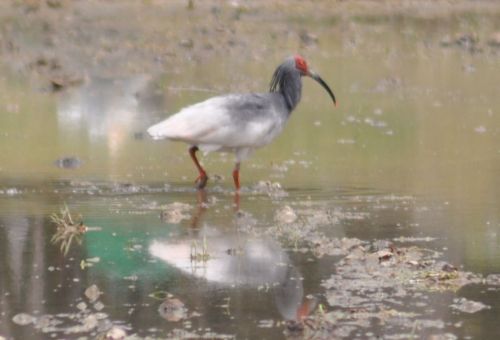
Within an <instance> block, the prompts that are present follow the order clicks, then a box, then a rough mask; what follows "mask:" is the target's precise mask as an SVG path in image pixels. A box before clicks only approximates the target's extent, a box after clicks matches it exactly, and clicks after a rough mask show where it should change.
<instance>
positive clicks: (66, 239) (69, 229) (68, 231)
mask: <svg viewBox="0 0 500 340" xmlns="http://www.w3.org/2000/svg"><path fill="white" fill-rule="evenodd" d="M50 220H51V221H52V223H54V224H55V225H56V226H57V230H56V232H55V234H54V236H52V238H51V243H53V244H56V243H60V244H61V251H62V252H63V254H64V255H66V254H68V251H69V249H70V247H71V244H72V242H73V240H75V241H76V242H77V243H78V244H81V243H82V235H83V234H84V233H85V232H87V230H88V228H87V226H85V225H84V224H83V221H82V217H81V216H79V219H78V220H74V219H73V217H72V216H71V213H70V211H69V209H68V207H67V206H66V204H65V205H64V207H63V208H62V209H61V213H60V214H56V213H54V214H52V215H51V216H50Z"/></svg>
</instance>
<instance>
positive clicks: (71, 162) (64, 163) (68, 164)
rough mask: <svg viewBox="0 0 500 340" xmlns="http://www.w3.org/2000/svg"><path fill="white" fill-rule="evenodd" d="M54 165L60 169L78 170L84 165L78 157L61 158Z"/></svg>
mask: <svg viewBox="0 0 500 340" xmlns="http://www.w3.org/2000/svg"><path fill="white" fill-rule="evenodd" d="M54 164H55V165H56V166H57V167H58V168H63V169H76V168H79V167H80V166H81V165H82V161H81V160H80V159H78V158H77V157H72V156H70V157H63V158H59V159H57V160H56V161H54Z"/></svg>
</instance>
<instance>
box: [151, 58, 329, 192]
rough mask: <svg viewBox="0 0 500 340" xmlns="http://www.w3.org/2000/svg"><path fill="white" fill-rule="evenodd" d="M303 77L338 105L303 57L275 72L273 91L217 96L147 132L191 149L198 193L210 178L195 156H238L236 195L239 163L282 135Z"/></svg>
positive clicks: (284, 64)
mask: <svg viewBox="0 0 500 340" xmlns="http://www.w3.org/2000/svg"><path fill="white" fill-rule="evenodd" d="M302 76H309V77H311V78H313V79H314V80H316V81H317V82H318V83H319V84H320V85H321V86H323V88H324V89H325V90H326V91H327V92H328V94H329V95H330V97H331V98H332V100H333V103H334V104H335V105H336V100H335V96H334V94H333V92H332V90H331V89H330V87H329V86H328V85H327V84H326V83H325V82H324V81H323V79H321V77H320V76H319V75H317V74H316V73H314V72H313V71H311V70H310V69H309V67H308V65H307V62H306V61H305V59H304V58H302V57H301V56H299V55H295V56H292V57H289V58H287V59H285V61H284V62H283V63H282V64H281V65H279V66H278V68H277V69H276V71H274V74H273V77H272V80H271V84H270V90H269V92H267V93H245V94H226V95H222V96H218V97H213V98H210V99H207V100H205V101H203V102H201V103H198V104H194V105H191V106H188V107H186V108H184V109H182V110H181V111H179V112H178V113H176V114H173V115H172V116H170V117H168V118H167V119H165V120H164V121H162V122H160V123H158V124H155V125H153V126H151V127H150V128H148V130H147V132H148V134H149V135H150V136H151V137H152V138H153V139H169V140H174V141H182V142H185V143H187V144H189V145H190V147H189V155H190V156H191V158H192V160H193V162H194V164H195V166H196V168H197V169H198V172H199V176H198V178H197V179H196V181H195V183H196V185H197V187H198V189H203V188H204V187H205V185H206V184H207V181H208V176H207V173H206V171H205V169H204V168H203V167H202V166H201V164H200V162H199V161H198V158H197V157H196V152H197V151H198V150H201V151H203V152H210V151H220V152H234V153H235V155H236V164H235V167H234V170H233V180H234V185H235V187H236V190H237V191H238V190H239V189H240V179H239V172H240V164H241V162H242V161H243V160H245V159H247V158H248V157H249V156H250V155H251V154H252V153H253V151H254V150H255V149H257V148H260V147H263V146H265V145H267V144H269V143H270V142H271V141H272V140H273V139H274V138H276V136H278V135H279V134H280V133H281V131H283V128H284V126H285V124H286V122H287V121H288V118H289V117H290V114H291V112H292V111H293V110H294V109H295V107H296V106H297V104H298V103H299V101H300V97H301V93H302V79H301V78H302Z"/></svg>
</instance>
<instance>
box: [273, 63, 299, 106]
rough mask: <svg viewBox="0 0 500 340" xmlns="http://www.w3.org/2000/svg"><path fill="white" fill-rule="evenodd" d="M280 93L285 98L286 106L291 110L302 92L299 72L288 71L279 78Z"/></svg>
mask: <svg viewBox="0 0 500 340" xmlns="http://www.w3.org/2000/svg"><path fill="white" fill-rule="evenodd" d="M279 91H280V93H281V94H282V95H283V97H284V98H285V103H286V106H287V108H288V109H289V110H290V112H292V111H293V110H294V109H295V107H296V106H297V104H298V103H299V101H300V96H301V94H302V80H301V79H300V74H299V73H296V72H293V73H292V72H290V73H287V74H284V75H283V76H282V78H281V79H280V89H279Z"/></svg>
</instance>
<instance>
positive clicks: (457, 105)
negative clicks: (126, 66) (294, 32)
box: [0, 15, 500, 339]
mask: <svg viewBox="0 0 500 340" xmlns="http://www.w3.org/2000/svg"><path fill="white" fill-rule="evenodd" d="M478 18H480V19H481V20H479V19H478ZM386 19H387V18H385V19H384V18H382V19H380V20H381V21H380V22H379V21H377V20H375V21H373V22H371V21H369V22H365V21H364V20H362V18H357V19H356V18H354V19H353V20H352V21H351V23H350V25H352V26H349V27H348V28H346V27H343V26H342V25H341V27H340V28H339V26H338V25H339V24H336V23H331V25H333V28H329V26H325V27H327V28H322V27H323V26H321V25H319V23H307V22H305V23H302V22H300V23H295V25H298V26H299V27H300V25H305V27H309V28H311V27H313V28H315V27H317V26H316V25H318V26H319V28H317V29H316V30H315V32H317V35H318V40H319V42H320V45H319V47H317V48H316V49H315V48H311V49H305V52H306V53H307V54H308V55H310V56H311V57H310V58H308V59H310V63H311V65H312V67H313V68H314V69H315V70H316V71H317V72H318V73H319V74H321V76H322V77H323V79H325V80H326V81H327V82H328V83H329V84H330V85H331V86H332V88H333V89H334V91H335V94H336V96H337V98H338V99H339V104H340V105H339V107H338V108H333V107H332V106H331V103H330V101H329V98H328V96H327V94H326V93H324V92H323V90H322V89H321V88H320V87H319V86H317V84H315V83H314V82H312V81H310V80H309V79H305V80H304V91H303V99H302V102H301V103H300V105H299V107H298V109H297V110H296V111H295V112H294V113H293V115H292V119H291V120H290V122H289V124H288V126H287V127H286V129H285V132H284V133H283V135H282V136H280V137H279V138H278V139H277V140H276V141H275V142H274V143H273V144H272V145H270V146H268V147H266V148H265V149H263V150H259V151H257V152H256V154H255V155H254V156H253V157H252V158H251V159H250V160H249V161H247V162H245V163H244V164H243V166H242V172H241V176H242V185H243V189H242V193H241V195H240V198H239V199H240V204H239V208H240V210H239V211H235V206H234V201H235V195H234V193H233V191H232V183H231V182H232V179H231V176H230V171H231V169H232V166H233V164H232V162H233V158H232V156H231V155H219V154H210V155H208V156H206V157H203V162H204V164H205V166H206V168H207V169H208V171H209V174H210V175H216V176H213V178H212V179H211V181H210V182H209V186H208V188H207V190H206V193H205V194H206V197H202V196H203V195H202V194H201V193H199V192H197V191H196V190H194V188H193V180H194V178H195V177H196V172H195V169H194V167H193V165H192V164H191V161H190V159H189V157H188V155H187V148H186V146H185V145H181V144H176V143H165V142H153V141H151V140H149V139H148V138H147V137H146V136H145V134H144V129H145V127H147V126H149V125H150V124H152V123H154V122H157V121H158V120H160V119H162V118H163V117H165V116H166V115H167V114H166V112H176V111H177V110H178V109H180V108H181V107H183V106H185V105H188V104H189V103H193V102H196V101H198V100H202V99H204V98H207V97H209V96H211V95H213V94H214V93H220V92H232V91H233V88H237V90H238V91H239V90H241V91H253V90H257V89H262V90H265V88H266V84H267V81H268V79H269V78H270V75H271V72H272V70H273V67H274V64H277V63H279V61H280V60H281V59H280V58H281V56H280V57H279V58H278V57H277V58H276V59H273V60H272V63H271V62H270V61H269V62H268V63H265V64H264V66H263V67H262V68H256V66H255V61H252V62H242V61H239V62H231V61H228V62H227V63H225V65H224V67H222V66H221V65H220V60H214V59H210V60H209V61H208V62H207V63H203V64H195V65H190V64H189V63H187V62H186V63H185V64H183V65H180V68H181V70H184V71H182V72H180V73H170V72H167V73H165V74H160V75H159V74H141V75H122V76H120V77H116V76H115V77H103V76H98V75H95V74H92V73H90V74H89V75H88V79H86V81H85V83H84V84H83V85H80V86H77V87H72V88H69V89H67V90H64V91H62V92H59V93H52V92H47V91H39V90H37V89H36V88H35V89H33V84H32V83H30V80H29V78H28V77H26V76H25V75H20V74H19V73H18V72H15V71H13V70H12V68H10V67H7V66H6V65H4V66H2V68H1V77H0V126H1V128H0V155H1V159H2V161H1V164H0V244H1V247H0V259H1V261H2V264H1V265H0V282H1V283H0V293H1V302H0V336H4V337H6V338H16V339H23V338H27V337H28V336H31V337H33V336H35V337H44V336H46V337H48V336H54V337H58V338H67V337H76V336H78V335H81V336H88V337H94V336H96V335H98V334H101V333H105V332H107V331H108V329H109V328H110V327H111V324H115V325H119V326H120V327H122V328H123V329H125V330H126V332H127V334H129V335H131V334H135V335H137V336H141V337H143V336H152V337H173V336H182V335H183V333H179V332H181V330H182V331H183V332H192V333H193V334H196V335H198V336H200V335H207V334H208V336H212V337H221V336H222V335H228V336H235V337H237V338H276V337H283V334H284V331H285V334H287V336H289V337H294V336H297V334H295V333H293V332H290V330H289V329H288V328H289V327H288V328H287V326H286V324H285V323H286V321H289V320H295V319H296V318H297V313H299V312H301V311H303V310H304V309H306V310H307V308H309V307H310V309H311V310H309V312H310V313H311V314H314V313H317V310H314V308H313V305H314V303H313V302H311V301H312V300H316V302H317V303H318V305H321V310H324V311H327V312H337V311H340V310H345V308H344V309H342V308H340V307H338V305H335V303H332V302H331V301H329V300H328V298H329V297H330V296H332V295H331V293H332V291H329V290H328V289H326V288H325V286H324V283H325V282H326V281H327V280H328V279H329V278H331V276H332V275H333V274H335V273H336V272H337V270H336V267H337V265H339V260H341V259H342V258H344V257H345V256H346V255H349V254H350V251H351V250H352V249H355V248H350V246H349V247H347V246H346V248H345V249H343V250H342V251H340V250H338V249H341V248H342V245H343V243H342V242H358V241H359V242H362V243H363V242H364V243H363V244H365V246H366V249H374V250H373V251H376V250H377V249H375V248H376V244H378V243H377V242H381V241H380V240H387V241H389V242H390V243H392V244H394V246H395V247H401V248H402V247H411V246H416V247H419V248H425V249H428V250H432V251H436V252H438V253H437V255H436V256H438V257H439V259H440V260H442V261H447V262H449V263H451V264H453V265H454V266H456V267H458V268H459V270H460V271H465V272H472V273H475V274H478V275H482V277H486V276H487V275H489V274H495V273H499V272H500V241H499V236H498V234H499V232H500V189H499V188H500V179H499V178H500V177H499V176H498V174H499V173H500V112H498V108H500V97H499V96H498V90H499V87H498V82H499V81H500V78H499V77H500V75H499V74H498V69H499V67H500V50H499V49H498V48H495V47H491V46H489V45H486V44H484V43H483V44H481V45H480V46H479V47H480V48H481V51H476V50H472V49H471V48H470V46H469V47H463V46H458V45H457V46H455V45H453V46H451V47H447V46H442V45H443V44H442V43H441V40H442V39H443V37H444V36H446V35H452V36H454V34H456V33H457V32H464V31H467V30H473V31H474V32H477V34H479V36H480V37H481V39H482V38H483V37H487V36H488V34H490V33H491V32H493V31H494V30H495V29H498V27H496V26H495V25H497V24H495V22H498V21H495V18H494V17H493V18H490V17H488V16H480V15H472V16H471V17H468V16H466V15H464V17H463V18H454V19H453V20H449V21H445V22H443V23H439V22H436V21H433V20H430V21H425V20H408V21H406V20H404V19H402V18H397V20H396V19H393V20H386ZM343 29H345V34H343V35H340V34H337V35H334V36H333V38H332V37H331V36H332V35H331V34H332V31H333V32H337V30H343ZM480 41H481V42H482V41H484V39H483V40H480ZM290 45H291V46H287V47H288V49H292V48H293V44H292V43H290ZM273 53H276V55H278V53H277V52H276V51H275V52H273ZM236 68H238V72H239V73H238V75H236V76H234V75H231V74H232V72H231V71H229V70H230V69H236ZM223 75H228V76H227V77H224V76H223ZM229 75H231V77H230V76H229ZM200 79H201V80H200ZM235 79H236V80H237V82H236V83H237V84H236V85H234V86H233V84H234V83H233V80H235ZM247 80H248V82H246V81H247ZM198 82H200V83H202V85H200V87H199V88H198V89H194V90H193V88H191V89H190V86H191V85H192V84H198ZM255 82H257V83H255ZM207 84H208V85H207ZM256 84H257V85H256ZM205 86H206V88H205ZM220 89H223V90H220ZM64 204H67V206H68V207H69V209H70V211H71V212H72V214H73V215H74V216H76V215H78V214H81V216H82V218H83V222H84V224H85V225H86V226H88V227H89V228H90V229H89V230H88V231H87V232H86V233H85V234H84V235H83V236H82V238H81V244H78V243H77V242H76V240H75V241H74V242H73V245H72V247H71V248H70V250H69V253H68V254H67V255H66V256H64V255H63V254H62V253H61V251H60V249H59V245H57V244H52V243H51V238H52V235H53V234H54V232H55V230H56V227H55V226H54V224H53V223H52V222H51V221H50V218H49V216H50V215H51V214H52V213H55V212H58V211H59V210H60V208H61V207H62V206H63V205H64ZM287 206H289V207H290V208H291V211H293V213H290V211H289V210H287V209H288V208H285V207H287ZM287 211H288V213H287ZM280 214H281V215H280ZM293 214H295V215H296V218H294V217H293ZM288 219H289V220H288ZM308 233H309V234H308ZM320 239H321V240H322V241H321V242H323V241H325V240H344V241H339V242H340V243H341V247H340V248H338V249H337V248H335V251H337V253H335V255H331V254H332V253H331V252H330V253H329V252H328V251H325V252H324V253H326V255H325V254H324V253H321V251H319V250H318V249H319V248H321V246H322V243H321V242H320V241H319V240H320ZM354 240H357V241H354ZM325 242H326V241H325ZM327 243H328V242H327ZM316 248H318V249H316ZM193 252H194V255H193ZM318 252H319V253H318ZM328 254H330V255H328ZM82 261H83V262H82ZM367 280H368V281H369V279H367ZM94 284H95V285H97V287H98V288H99V290H100V291H101V292H102V295H101V296H100V297H98V298H97V301H99V302H101V303H102V306H101V305H99V304H97V305H96V304H95V301H94V302H93V303H92V302H90V300H89V298H88V297H86V296H85V293H84V291H85V289H87V288H88V287H90V286H91V285H94ZM322 284H323V285H322ZM342 288H343V287H337V288H333V292H342ZM329 289H330V288H329ZM167 293H168V294H171V297H172V298H176V299H179V300H180V301H182V302H183V303H184V307H185V309H186V310H184V311H181V313H180V315H181V317H178V315H177V314H175V313H173V314H175V315H173V316H172V313H169V311H167V312H166V313H165V309H162V308H161V306H164V305H163V301H164V299H165V296H164V295H165V294H167ZM365 293H366V295H367V296H369V297H370V296H371V295H370V294H369V292H368V291H366V292H365ZM419 294H420V295H418V296H419V300H418V301H417V300H416V297H415V296H413V295H411V296H410V295H408V296H407V295H402V296H395V297H392V296H391V297H390V299H389V298H388V301H389V300H390V301H389V302H387V303H386V304H385V305H384V306H385V308H386V309H387V310H389V306H390V308H392V309H391V310H398V311H400V312H401V313H402V311H403V310H404V311H406V312H411V313H415V316H414V317H409V318H404V317H401V318H400V320H402V321H401V324H397V323H395V322H394V320H392V321H391V322H392V323H391V322H387V323H385V324H384V318H381V317H375V318H374V319H373V320H372V321H370V322H369V323H368V324H362V323H359V324H354V325H353V324H348V323H346V322H344V321H338V323H337V325H336V326H335V327H336V328H335V327H334V328H333V329H330V330H326V332H328V331H331V333H330V334H333V335H335V336H337V337H348V336H351V337H358V338H375V337H377V336H380V337H387V338H389V337H392V338H397V337H398V336H400V337H402V338H408V337H410V336H417V337H421V338H427V337H429V336H431V335H433V334H439V335H443V336H445V335H446V336H449V337H451V336H452V335H455V336H457V337H459V338H466V337H470V338H478V339H487V338H491V339H493V338H497V337H498V335H499V329H498V326H497V319H498V314H499V312H500V310H499V309H500V303H499V302H498V301H500V291H499V288H498V285H487V284H471V285H467V286H465V287H462V288H460V289H458V290H454V289H446V290H444V291H433V290H428V291H427V290H422V291H421V292H420V293H419ZM151 295H153V296H151ZM158 296H161V297H162V298H161V299H159V298H158ZM459 297H466V298H467V299H470V300H473V301H476V302H482V303H484V304H485V305H487V306H489V308H486V309H483V310H481V311H479V312H476V313H472V314H469V313H465V312H461V311H457V310H456V309H453V308H452V307H450V306H451V305H452V304H453V301H454V299H457V298H459ZM351 298H352V297H351ZM81 302H84V303H85V306H83V305H81V304H80V305H79V303H81ZM351 302H352V301H351ZM349 303H350V302H349ZM352 303H353V306H354V305H355V303H354V302H352ZM78 305H79V307H78ZM344 307H345V306H344ZM403 307H404V308H403ZM353 308H354V307H353ZM366 308H367V309H369V308H368V307H366ZM167 309H168V308H167ZM170 312H171V311H170ZM183 312H184V314H183ZM19 313H27V314H29V315H31V316H33V317H35V318H36V320H35V321H33V322H29V324H28V325H26V326H21V325H19V324H18V323H19V322H15V321H13V317H14V316H15V315H18V314H19ZM95 313H105V314H101V315H98V316H97V317H98V318H100V319H99V320H100V321H99V322H98V323H97V324H95V325H94V324H92V322H93V321H92V320H91V321H92V322H91V321H88V320H87V323H85V322H84V321H82V320H84V319H85V318H86V317H88V315H90V314H92V315H93V314H95ZM43 315H49V316H47V317H46V318H47V320H49V319H50V322H49V321H46V324H42V322H41V321H40V320H42V319H43V318H42V316H43ZM177 318H180V320H178V321H175V320H177ZM386 321H387V320H386ZM431 321H434V322H431ZM58 322H60V324H58ZM75 325H86V327H87V328H83V329H76V328H71V326H75ZM44 326H45V327H46V328H44ZM50 327H53V328H50ZM349 327H351V328H349ZM175 332H178V333H175ZM211 332H214V333H215V334H216V335H214V334H212V333H211ZM185 335H186V334H184V336H185ZM298 336H300V333H299V334H298ZM316 336H317V337H322V336H323V337H324V333H321V334H316Z"/></svg>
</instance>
